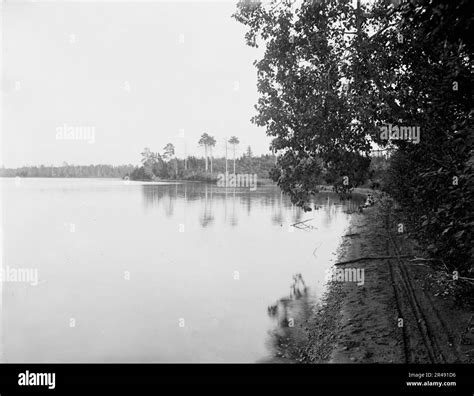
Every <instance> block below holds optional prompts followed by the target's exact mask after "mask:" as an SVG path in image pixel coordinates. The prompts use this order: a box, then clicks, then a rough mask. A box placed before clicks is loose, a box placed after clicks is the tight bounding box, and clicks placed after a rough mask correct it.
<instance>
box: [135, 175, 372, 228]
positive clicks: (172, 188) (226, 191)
mask: <svg viewBox="0 0 474 396" xmlns="http://www.w3.org/2000/svg"><path fill="white" fill-rule="evenodd" d="M142 193H143V198H144V206H145V208H146V209H149V210H156V209H157V208H162V210H163V212H164V214H165V216H166V217H173V216H174V213H175V210H177V208H181V209H183V208H188V213H189V212H193V213H199V224H200V226H201V227H202V228H207V227H210V226H212V225H213V223H214V221H215V219H216V213H217V212H219V211H220V210H221V209H222V210H223V219H224V222H225V223H226V224H228V225H230V226H231V227H235V226H238V224H239V217H242V216H250V215H251V214H252V210H254V209H256V208H271V216H270V219H271V222H272V224H273V225H276V226H282V225H283V224H284V223H286V222H287V221H288V222H291V223H292V224H295V223H298V222H300V221H301V220H302V219H303V217H304V214H305V212H304V211H303V210H301V209H300V208H299V207H296V206H295V205H293V204H292V203H291V201H290V199H289V198H288V197H287V196H285V195H284V194H283V193H282V192H281V190H280V189H279V188H277V187H275V186H263V187H259V188H258V189H257V191H250V190H249V189H244V188H221V187H217V186H215V185H210V184H202V183H182V184H174V185H150V184H145V185H143V186H142ZM362 202H363V197H362V196H360V195H358V194H353V197H352V199H351V200H345V201H343V202H341V200H340V198H339V197H338V196H337V195H336V194H334V193H331V192H322V193H320V194H317V195H316V196H315V197H314V198H313V200H312V202H311V206H312V207H313V208H314V210H316V211H319V210H322V211H323V212H324V214H325V216H324V218H323V222H324V224H325V225H326V226H329V225H330V223H331V221H332V220H333V218H334V216H336V215H337V214H338V213H339V210H338V208H339V207H340V206H341V204H343V205H344V207H345V213H346V214H350V213H354V212H356V211H357V208H358V206H359V205H360V204H361V203H362ZM193 206H196V207H195V208H193V209H191V210H189V208H190V207H193ZM195 209H198V210H195ZM183 210H184V209H183ZM301 228H305V227H304V226H303V227H301Z"/></svg>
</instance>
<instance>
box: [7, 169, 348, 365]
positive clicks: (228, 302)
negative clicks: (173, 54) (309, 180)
mask: <svg viewBox="0 0 474 396" xmlns="http://www.w3.org/2000/svg"><path fill="white" fill-rule="evenodd" d="M1 192H2V197H1V198H2V201H1V207H2V219H1V224H2V239H3V241H2V243H3V257H2V265H3V268H4V270H6V269H7V268H10V269H11V268H31V269H36V270H37V271H38V272H37V273H38V277H39V283H38V284H37V285H31V284H29V283H27V282H3V283H2V285H1V286H2V305H1V321H2V327H1V332H2V333H1V345H0V351H1V359H2V360H3V361H6V362H256V361H260V360H262V359H265V358H267V357H268V356H271V354H272V349H271V345H270V344H271V337H272V333H273V332H274V331H275V328H276V327H277V326H278V325H279V320H278V318H276V317H274V316H271V315H269V313H268V307H269V306H272V305H274V304H275V303H276V302H277V301H279V300H281V299H282V298H285V297H288V296H289V295H290V293H292V292H291V290H290V289H291V285H292V283H293V276H294V275H295V274H297V273H300V274H301V275H302V278H303V279H304V281H305V283H306V285H307V286H308V288H309V294H308V295H309V296H310V298H311V300H312V301H314V302H317V301H318V299H319V298H320V297H321V295H322V293H323V292H324V290H325V280H324V277H325V270H326V269H327V268H329V267H330V266H331V263H332V262H334V260H335V257H336V256H335V254H336V251H337V248H338V245H339V244H340V242H341V237H342V235H343V233H344V231H345V229H346V228H347V226H348V221H349V215H348V214H347V213H346V212H347V211H348V210H349V211H352V210H354V207H355V205H356V202H349V203H346V204H343V203H341V202H340V201H339V199H338V198H337V196H335V195H333V194H329V193H325V194H319V195H318V196H317V197H316V199H315V205H316V207H317V208H318V209H317V210H314V211H312V212H307V213H304V212H303V211H301V210H299V209H297V208H296V207H293V206H292V205H291V203H290V202H289V200H288V199H287V198H286V197H285V196H283V195H282V194H281V192H280V190H279V189H278V187H274V186H269V187H259V188H257V190H256V191H249V189H243V188H242V189H231V188H228V189H225V188H219V187H217V186H211V185H203V184H197V183H181V184H165V183H163V184H150V183H139V182H129V183H125V182H123V181H121V180H107V179H39V178H38V179H20V180H15V179H1ZM307 219H311V220H310V221H308V222H306V223H303V224H301V225H300V227H301V228H295V227H292V226H291V224H294V223H296V222H300V221H304V220H307Z"/></svg>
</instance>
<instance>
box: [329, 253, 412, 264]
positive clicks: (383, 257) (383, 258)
mask: <svg viewBox="0 0 474 396" xmlns="http://www.w3.org/2000/svg"><path fill="white" fill-rule="evenodd" d="M408 257H413V256H411V255H404V256H376V257H359V258H356V259H354V260H347V261H340V262H339V263H335V264H334V265H344V264H351V263H357V262H358V261H365V260H388V259H396V258H408Z"/></svg>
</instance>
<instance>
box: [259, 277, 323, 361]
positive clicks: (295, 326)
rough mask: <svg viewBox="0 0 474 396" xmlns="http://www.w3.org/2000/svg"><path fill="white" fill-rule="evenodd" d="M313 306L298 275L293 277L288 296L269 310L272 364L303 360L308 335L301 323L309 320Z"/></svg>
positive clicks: (309, 294)
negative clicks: (273, 325)
mask: <svg viewBox="0 0 474 396" xmlns="http://www.w3.org/2000/svg"><path fill="white" fill-rule="evenodd" d="M313 306H314V296H311V293H310V292H309V288H308V287H307V286H306V283H305V281H304V280H303V276H302V275H301V274H295V275H293V283H292V284H291V286H290V295H289V296H288V297H283V298H280V299H279V300H278V301H277V302H276V303H275V304H274V305H271V306H269V307H268V309H267V311H268V315H269V316H270V317H271V318H273V320H274V321H275V327H274V329H273V330H272V331H271V332H270V339H269V343H270V345H269V347H270V349H271V351H272V357H271V358H270V359H269V360H270V361H272V362H278V361H280V360H281V361H283V362H288V361H290V362H295V361H296V362H297V361H302V360H303V359H304V357H305V356H306V351H305V348H306V345H307V332H306V331H305V328H304V325H303V323H304V322H305V321H306V319H307V318H308V317H309V315H310V313H311V310H312V308H313Z"/></svg>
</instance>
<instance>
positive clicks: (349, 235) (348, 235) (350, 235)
mask: <svg viewBox="0 0 474 396" xmlns="http://www.w3.org/2000/svg"><path fill="white" fill-rule="evenodd" d="M357 235H360V234H359V233H358V232H356V233H354V234H346V235H343V236H345V237H353V236H357Z"/></svg>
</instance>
